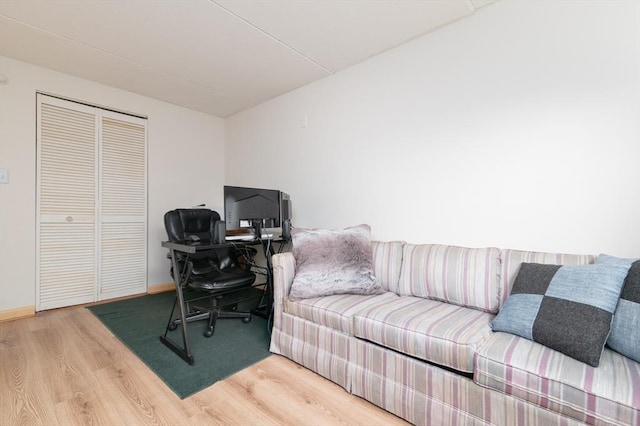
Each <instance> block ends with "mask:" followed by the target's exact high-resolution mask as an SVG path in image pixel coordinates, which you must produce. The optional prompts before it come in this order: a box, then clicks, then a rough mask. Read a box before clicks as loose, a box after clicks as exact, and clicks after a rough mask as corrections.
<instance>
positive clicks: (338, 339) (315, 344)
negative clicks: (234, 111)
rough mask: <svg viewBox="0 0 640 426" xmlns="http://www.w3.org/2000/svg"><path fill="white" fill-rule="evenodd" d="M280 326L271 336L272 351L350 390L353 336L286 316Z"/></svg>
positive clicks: (284, 315)
mask: <svg viewBox="0 0 640 426" xmlns="http://www.w3.org/2000/svg"><path fill="white" fill-rule="evenodd" d="M280 325H281V327H280V328H275V327H274V329H273V332H272V334H271V345H270V347H269V350H270V351H271V352H273V353H276V354H280V355H283V356H286V357H287V358H289V359H291V360H293V361H295V362H297V363H298V364H300V365H303V366H305V367H307V368H308V369H310V370H313V371H315V372H316V373H318V374H320V375H321V376H323V377H326V378H327V379H329V380H331V381H332V382H334V383H337V384H339V385H340V386H342V387H343V388H345V389H346V390H350V389H351V371H350V365H351V362H350V360H349V353H350V345H351V340H353V337H350V336H347V335H346V334H344V333H341V332H339V331H336V330H333V329H331V328H328V327H324V326H321V325H318V324H314V323H313V322H311V321H307V320H305V319H302V318H298V317H294V316H292V315H288V314H283V315H282V318H281V322H280Z"/></svg>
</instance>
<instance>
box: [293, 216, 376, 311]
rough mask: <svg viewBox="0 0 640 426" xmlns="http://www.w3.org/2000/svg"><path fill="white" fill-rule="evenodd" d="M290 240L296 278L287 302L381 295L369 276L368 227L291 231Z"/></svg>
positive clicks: (374, 281) (371, 271)
mask: <svg viewBox="0 0 640 426" xmlns="http://www.w3.org/2000/svg"><path fill="white" fill-rule="evenodd" d="M291 239H292V242H293V256H294V257H295V259H296V275H295V277H294V279H293V284H292V285H291V290H290V292H289V299H290V300H300V299H308V298H311V297H320V296H329V295H332V294H378V293H381V292H382V291H383V290H382V286H381V285H380V283H378V282H377V280H376V278H375V276H374V274H373V261H372V257H373V256H372V249H371V228H370V227H369V225H358V226H352V227H350V228H346V229H343V230H328V229H304V228H294V229H293V230H292V231H291Z"/></svg>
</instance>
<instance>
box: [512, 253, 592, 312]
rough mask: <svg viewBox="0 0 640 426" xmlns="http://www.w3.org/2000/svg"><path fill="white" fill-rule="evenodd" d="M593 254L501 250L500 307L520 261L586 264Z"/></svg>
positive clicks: (516, 272) (518, 268)
mask: <svg viewBox="0 0 640 426" xmlns="http://www.w3.org/2000/svg"><path fill="white" fill-rule="evenodd" d="M595 259H596V258H595V256H591V255H584V254H562V253H543V252H538V251H521V250H502V252H501V253H500V260H501V265H500V289H501V293H500V307H502V305H504V304H505V302H506V301H507V298H508V297H509V294H510V293H511V288H513V282H514V281H515V279H516V275H518V271H519V270H520V264H521V263H522V262H527V263H542V264H547V265H586V264H589V263H593V262H594V261H595Z"/></svg>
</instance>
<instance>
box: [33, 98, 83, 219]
mask: <svg viewBox="0 0 640 426" xmlns="http://www.w3.org/2000/svg"><path fill="white" fill-rule="evenodd" d="M40 120H41V121H40V140H39V142H40V144H39V158H40V174H39V188H40V214H41V215H60V216H63V219H66V218H67V217H68V216H73V215H85V216H93V215H94V214H95V208H96V206H95V198H96V147H95V145H96V143H95V140H96V125H95V116H94V115H93V114H90V113H87V112H82V111H75V110H72V109H69V108H65V107H62V106H58V105H50V104H48V103H43V104H42V105H41V109H40Z"/></svg>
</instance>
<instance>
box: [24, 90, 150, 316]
mask: <svg viewBox="0 0 640 426" xmlns="http://www.w3.org/2000/svg"><path fill="white" fill-rule="evenodd" d="M38 98H39V102H38V172H39V173H38V197H37V199H38V212H39V214H38V218H39V222H38V232H37V239H38V242H37V255H36V257H37V265H38V272H37V284H36V286H37V301H36V309H37V310H38V311H40V310H44V309H51V308H57V307H62V306H69V305H74V304H79V303H87V302H94V301H97V300H103V299H109V298H113V297H119V296H125V295H130V294H136V293H143V292H145V291H146V288H147V285H146V273H147V267H146V263H147V262H146V239H147V233H146V228H147V223H146V199H147V197H146V120H144V119H139V118H136V117H131V116H127V115H124V114H118V113H114V112H109V111H104V110H101V109H99V108H93V107H89V106H84V105H80V104H77V103H74V102H68V101H64V100H60V99H56V98H51V97H48V96H44V95H38Z"/></svg>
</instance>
